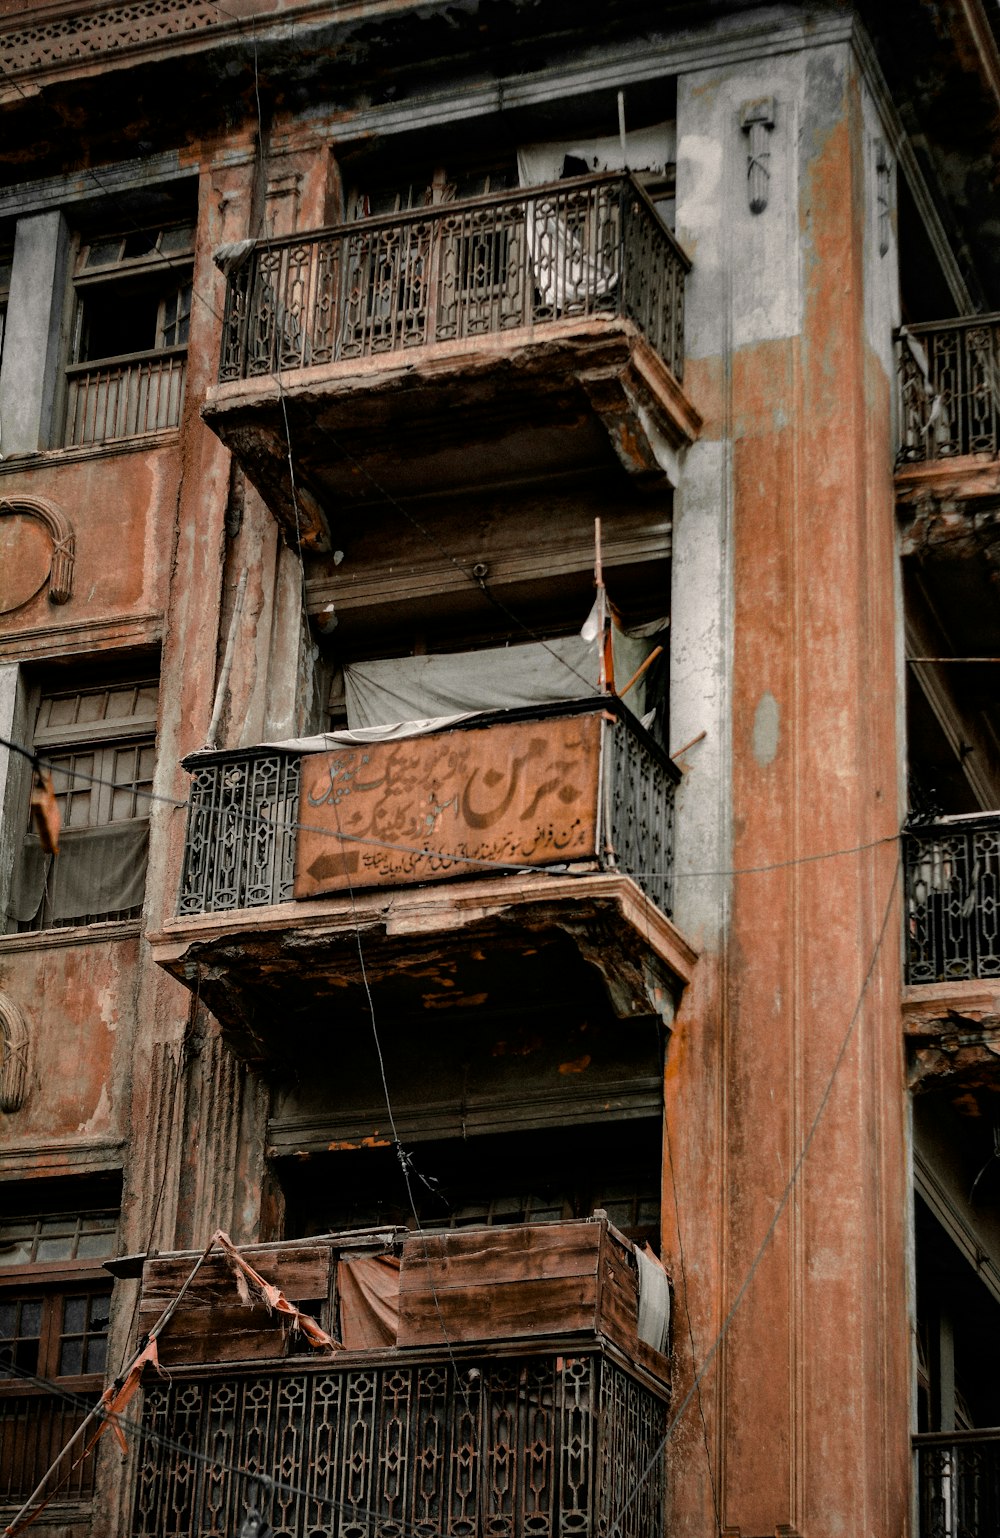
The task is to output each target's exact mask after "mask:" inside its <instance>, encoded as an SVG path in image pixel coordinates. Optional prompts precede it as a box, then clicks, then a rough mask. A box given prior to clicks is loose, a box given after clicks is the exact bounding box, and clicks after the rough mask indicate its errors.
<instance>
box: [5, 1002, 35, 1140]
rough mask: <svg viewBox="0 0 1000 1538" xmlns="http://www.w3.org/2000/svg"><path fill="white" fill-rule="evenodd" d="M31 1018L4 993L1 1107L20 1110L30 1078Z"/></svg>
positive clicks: (6, 1109)
mask: <svg viewBox="0 0 1000 1538" xmlns="http://www.w3.org/2000/svg"><path fill="white" fill-rule="evenodd" d="M28 1041H29V1038H28V1022H27V1021H26V1020H25V1018H24V1015H23V1014H22V1012H21V1009H20V1006H19V1005H18V1004H16V1003H15V1002H14V1000H13V999H12V998H11V996H10V994H9V993H0V1111H19V1110H20V1109H21V1106H22V1105H23V1103H24V1094H25V1089H26V1087H27V1082H28Z"/></svg>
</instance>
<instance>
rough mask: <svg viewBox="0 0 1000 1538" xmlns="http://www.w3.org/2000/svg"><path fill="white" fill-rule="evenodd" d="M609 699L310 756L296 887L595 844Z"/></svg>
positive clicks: (336, 887)
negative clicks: (578, 711) (602, 706)
mask: <svg viewBox="0 0 1000 1538" xmlns="http://www.w3.org/2000/svg"><path fill="white" fill-rule="evenodd" d="M601 724H602V717H601V713H600V711H595V712H594V713H593V714H591V715H579V716H566V717H553V718H549V719H545V720H535V721H518V722H508V723H504V722H498V723H496V724H495V725H491V726H484V727H473V728H470V729H466V730H460V729H454V728H453V729H452V730H450V731H443V732H434V733H433V734H431V735H428V736H423V737H404V738H400V739H398V740H396V741H393V742H379V743H371V744H366V745H364V746H358V747H349V748H339V749H336V750H335V751H333V752H330V753H309V754H306V755H305V756H304V757H303V759H302V782H301V787H302V788H301V798H300V802H299V822H300V827H299V832H298V843H297V849H296V862H295V896H296V897H300V898H303V897H316V896H319V895H320V894H321V893H324V892H343V891H347V890H349V889H353V888H360V887H371V886H403V885H408V884H410V883H414V882H424V881H435V880H441V879H444V878H447V877H454V876H489V875H504V874H508V873H509V869H510V867H515V868H516V867H519V866H525V865H528V866H535V865H551V864H554V863H559V864H561V863H563V862H565V861H568V860H581V859H587V858H594V857H595V855H596V853H597V798H598V765H599V758H600V730H601Z"/></svg>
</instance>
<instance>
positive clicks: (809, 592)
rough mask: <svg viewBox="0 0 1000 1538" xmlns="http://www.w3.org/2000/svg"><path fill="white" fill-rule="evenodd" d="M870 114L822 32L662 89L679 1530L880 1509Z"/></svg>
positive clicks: (883, 1119) (877, 615) (896, 929)
mask: <svg viewBox="0 0 1000 1538" xmlns="http://www.w3.org/2000/svg"><path fill="white" fill-rule="evenodd" d="M763 46H764V45H763V44H760V47H761V48H763ZM882 132H884V129H883V126H882V124H881V123H880V120H879V116H878V112H877V109H876V105H875V101H874V98H873V96H872V95H871V93H870V92H869V90H868V87H867V84H866V82H865V78H864V73H863V66H862V64H861V62H860V61H859V59H858V57H857V55H856V54H855V53H854V50H853V47H852V44H851V41H850V36H849V33H848V31H847V29H846V27H845V29H844V32H843V34H842V38H841V39H839V40H837V39H831V36H830V33H829V32H827V33H826V34H825V36H824V38H823V39H816V40H808V39H804V40H803V46H802V48H801V49H800V50H799V51H797V52H796V51H788V52H785V53H783V54H780V55H779V54H776V53H774V52H771V53H770V54H769V55H768V56H767V57H763V56H761V55H760V54H759V53H758V56H756V57H753V58H747V59H745V60H732V59H731V58H730V59H727V60H726V61H725V62H724V63H722V64H720V65H719V66H718V67H717V68H712V67H706V68H703V69H699V71H698V72H697V73H692V74H691V75H688V76H684V77H682V78H681V79H680V81H679V83H678V163H677V235H678V238H679V240H680V241H681V243H682V245H683V246H684V247H685V248H686V249H687V251H688V252H689V254H690V255H691V257H692V260H693V269H692V272H691V276H690V280H689V285H688V290H687V300H688V310H687V322H688V326H687V358H686V371H685V388H686V389H687V390H688V392H689V393H690V396H691V399H692V400H693V402H694V404H695V405H696V407H697V408H698V410H699V411H700V412H701V413H702V416H703V418H704V422H705V427H704V431H703V434H702V437H701V439H700V441H699V443H698V444H696V445H695V447H694V448H693V449H692V450H691V451H690V452H689V454H688V456H687V460H686V463H685V467H684V475H683V479H682V484H681V487H680V489H679V492H678V495H677V499H676V508H675V528H674V568H675V570H674V584H675V601H674V608H673V642H672V645H673V654H672V664H671V666H672V691H673V692H674V696H675V697H674V699H673V701H672V715H673V729H672V732H671V740H672V741H673V742H684V741H687V740H689V739H690V738H691V737H693V736H694V735H695V734H696V733H697V732H698V731H699V730H704V731H706V732H707V734H708V735H707V736H706V738H705V739H704V742H703V743H702V744H701V745H699V746H698V747H695V748H693V749H692V750H691V751H690V753H689V754H688V755H686V759H687V774H686V776H685V781H684V785H683V787H682V789H681V792H680V796H679V802H678V837H677V863H678V880H677V903H676V913H675V916H676V918H677V920H678V922H679V923H680V925H681V927H682V928H683V929H684V930H685V931H686V932H687V933H689V934H690V936H691V938H692V939H693V940H694V942H695V943H696V944H698V945H699V946H700V947H701V960H700V962H699V968H698V974H699V975H698V978H697V980H696V983H695V986H694V987H693V988H692V989H691V990H689V993H688V995H687V996H686V997H685V999H684V1001H683V1005H682V1009H681V1012H680V1014H679V1017H678V1022H677V1027H676V1029H675V1032H674V1036H673V1038H672V1040H671V1044H670V1051H669V1053H668V1062H667V1084H666V1103H667V1118H668V1132H669V1143H668V1155H669V1162H670V1165H671V1167H672V1174H673V1182H674V1186H675V1189H676V1192H677V1218H676V1221H675V1218H674V1211H673V1200H672V1197H671V1196H669V1195H667V1196H665V1200H664V1213H665V1227H666V1232H665V1247H666V1253H667V1255H668V1257H669V1260H670V1263H671V1265H672V1267H673V1271H674V1276H675V1278H677V1277H678V1276H680V1275H681V1274H682V1270H683V1272H684V1274H685V1277H686V1283H687V1285H686V1288H684V1286H683V1283H682V1288H681V1291H682V1292H684V1293H686V1300H685V1298H683V1297H682V1298H680V1299H679V1303H678V1313H677V1319H678V1327H677V1329H676V1332H675V1340H676V1341H677V1343H678V1348H679V1352H680V1355H681V1358H682V1364H683V1365H682V1370H681V1371H680V1372H679V1373H678V1385H677V1386H678V1390H679V1392H680V1393H681V1394H683V1393H684V1390H685V1388H686V1386H687V1385H688V1384H689V1383H690V1382H691V1378H692V1375H693V1373H694V1370H695V1368H696V1367H700V1366H701V1365H702V1363H705V1362H707V1363H708V1367H707V1370H706V1372H705V1375H704V1378H703V1380H702V1382H701V1384H700V1389H699V1393H698V1394H696V1395H694V1396H693V1397H692V1399H691V1401H690V1403H689V1406H688V1409H687V1411H686V1414H685V1416H684V1417H683V1419H682V1421H681V1422H680V1423H679V1425H678V1426H677V1428H676V1429H675V1431H674V1434H673V1437H672V1443H671V1447H670V1456H671V1470H670V1480H669V1485H670V1489H671V1501H672V1510H671V1513H670V1523H669V1525H670V1531H671V1533H672V1534H674V1535H675V1538H688V1535H690V1538H694V1535H695V1534H698V1535H702V1534H704V1533H705V1532H708V1531H712V1530H716V1527H715V1524H716V1523H717V1524H718V1527H721V1528H723V1529H729V1528H732V1529H738V1530H739V1531H741V1532H742V1533H744V1534H761V1533H766V1532H774V1531H775V1529H776V1528H777V1527H779V1526H780V1525H782V1524H784V1525H786V1526H788V1527H790V1528H792V1529H793V1530H794V1531H797V1532H801V1533H804V1534H807V1535H812V1534H819V1533H823V1534H829V1535H834V1534H844V1535H845V1538H846V1535H847V1534H854V1533H876V1532H878V1533H894V1534H901V1533H904V1532H905V1531H906V1527H907V1521H908V1495H907V1490H908V1478H909V1446H908V1443H909V1436H908V1433H909V1424H908V1408H909V1396H908V1366H909V1344H908V1320H907V1290H906V1276H907V1272H906V1265H907V1262H906V1211H907V1202H906V1187H907V1153H906V1137H905V1118H904V1108H905V1096H904V1087H903V1072H902V1040H901V1031H900V1023H899V997H900V986H901V980H900V973H899V949H900V947H899V934H900V912H899V900H898V885H894V878H895V867H896V862H897V856H898V851H897V847H896V843H895V842H894V836H895V834H896V832H897V831H898V827H899V818H900V812H901V805H900V783H901V776H900V766H901V761H902V734H901V731H900V725H899V718H898V704H899V698H900V689H899V686H898V679H899V665H898V658H899V637H900V634H901V623H900V620H901V609H900V602H899V583H898V562H897V554H896V540H895V517H894V499H893V479H892V462H893V444H892V440H891V421H892V411H891V400H892V377H893V376H892V331H893V326H894V324H895V323H896V320H897V316H898V296H897V273H898V266H897V263H896V260H895V254H894V252H893V251H892V250H891V249H889V250H886V251H885V252H884V253H883V251H882V249H881V247H882V245H883V244H884V235H885V232H884V230H883V231H882V232H881V239H880V232H879V231H878V229H877V216H876V211H877V199H876V189H875V180H874V177H875V163H876V162H875V157H874V155H873V153H872V147H873V143H874V140H875V138H876V137H877V136H878V135H879V134H880V133H882ZM803 1150H805V1151H806V1152H805V1157H804V1159H803ZM800 1159H802V1162H801V1165H799V1160H800ZM790 1181H791V1182H792V1183H791V1185H790V1184H789V1182H790ZM682 1263H683V1264H682ZM734 1304H735V1305H736V1307H735V1312H734V1313H733V1314H732V1318H731V1319H730V1318H729V1315H730V1311H731V1310H732V1309H733V1305H734ZM689 1323H690V1332H689ZM720 1334H721V1340H720ZM690 1337H693V1349H692V1347H691V1344H690ZM716 1346H717V1350H713V1348H715V1347H716ZM710 1353H711V1355H710ZM685 1357H686V1358H687V1359H688V1360H687V1361H686V1362H685V1361H684V1360H683V1359H684V1358H685ZM713 1508H714V1509H713Z"/></svg>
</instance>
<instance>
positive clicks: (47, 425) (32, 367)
mask: <svg viewBox="0 0 1000 1538" xmlns="http://www.w3.org/2000/svg"><path fill="white" fill-rule="evenodd" d="M68 252H69V232H68V228H67V225H66V221H65V219H64V218H63V216H62V214H61V213H59V212H56V213H44V214H33V215H32V216H31V217H30V218H25V219H19V220H18V222H17V233H16V235H15V238H14V265H13V269H12V272H11V279H10V298H9V300H8V303H7V328H6V332H5V334H4V351H3V366H2V368H0V454H2V455H3V456H4V457H6V456H7V455H8V454H24V453H31V452H32V451H34V450H37V449H44V448H49V447H50V446H51V444H52V433H53V428H54V422H53V412H54V409H55V403H56V399H57V387H58V384H59V380H60V377H61V372H62V367H63V362H64V349H65V340H64V335H63V311H64V308H65V298H66V291H67V282H68V275H67V271H66V264H67V260H68Z"/></svg>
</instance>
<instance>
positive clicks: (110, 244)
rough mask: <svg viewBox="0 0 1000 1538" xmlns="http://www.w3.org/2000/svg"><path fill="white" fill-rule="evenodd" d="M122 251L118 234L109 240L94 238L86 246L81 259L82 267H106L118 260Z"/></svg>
mask: <svg viewBox="0 0 1000 1538" xmlns="http://www.w3.org/2000/svg"><path fill="white" fill-rule="evenodd" d="M121 252H122V242H121V237H120V236H119V235H116V236H114V238H113V239H111V240H95V241H94V242H93V244H92V245H90V246H88V247H87V250H86V253H85V255H84V259H83V265H84V267H108V266H111V265H113V264H114V263H115V262H117V261H119V260H120V258H121Z"/></svg>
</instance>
